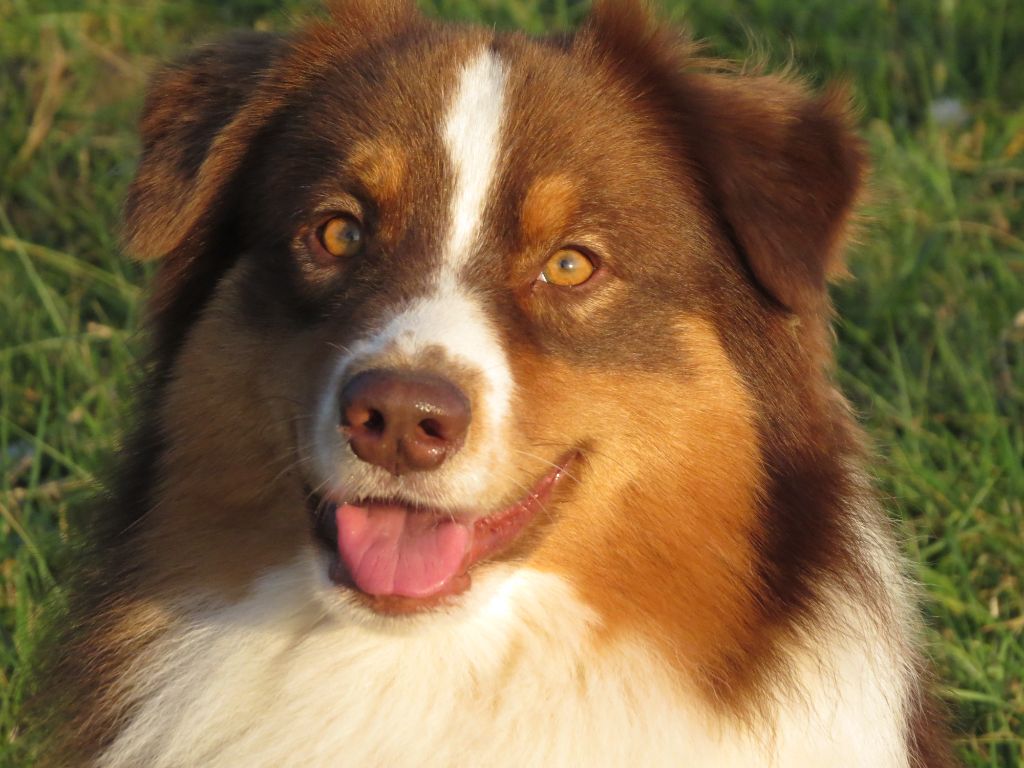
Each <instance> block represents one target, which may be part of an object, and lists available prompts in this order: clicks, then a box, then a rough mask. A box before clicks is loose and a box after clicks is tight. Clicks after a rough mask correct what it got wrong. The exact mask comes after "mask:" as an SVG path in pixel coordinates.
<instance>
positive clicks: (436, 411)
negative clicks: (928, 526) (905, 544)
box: [46, 0, 950, 768]
mask: <svg viewBox="0 0 1024 768" xmlns="http://www.w3.org/2000/svg"><path fill="white" fill-rule="evenodd" d="M141 134H142V157H141V163H140V165H139V169H138V174H137V176H136V178H135V180H134V182H133V184H132V186H131V188H130V190H129V193H128V199H127V203H126V207H125V231H126V242H127V246H128V250H129V251H130V252H132V253H133V254H134V255H136V256H137V257H139V258H142V259H158V260H159V267H158V270H157V274H156V277H155V283H154V285H153V290H152V298H151V301H150V313H149V330H150V334H151V336H150V338H151V341H152V351H153V355H152V365H151V367H150V369H149V376H148V378H149V383H148V387H147V392H146V394H145V395H144V396H143V398H142V417H141V420H140V424H139V427H138V429H137V430H136V434H135V437H134V438H133V439H132V440H130V441H129V443H128V445H127V446H126V448H125V451H124V455H123V458H122V462H121V466H122V471H121V478H120V481H119V483H118V487H117V490H116V493H115V496H114V499H113V501H112V502H111V503H110V504H108V505H106V506H105V508H104V514H103V515H102V518H103V519H102V521H101V522H102V525H101V530H100V532H99V533H97V537H96V542H95V547H94V559H93V562H92V565H91V567H90V568H89V569H86V570H85V571H83V574H82V575H81V576H80V577H78V579H77V584H76V586H77V590H76V591H77V592H78V593H79V597H78V599H77V601H76V608H75V609H74V612H73V614H72V618H71V619H69V620H68V621H67V624H68V625H69V629H68V630H67V631H66V633H65V634H64V635H63V636H62V638H61V640H60V642H59V647H60V649H61V653H60V658H59V660H58V661H57V663H56V665H55V668H54V669H53V670H51V672H50V676H49V686H50V687H49V692H48V693H47V695H46V698H47V699H48V700H49V701H50V702H52V703H53V705H54V707H55V708H56V710H57V711H58V712H59V713H60V714H59V716H57V717H56V719H57V721H58V722H59V725H58V726H57V727H56V728H55V733H54V737H53V739H52V749H51V750H50V753H49V757H48V758H47V760H48V761H49V763H50V764H54V765H73V766H93V767H94V768H139V767H144V768H172V767H174V768H183V767H185V766H202V767H206V768H230V767H242V766H244V767H245V768H258V767H260V766H267V767H268V768H269V767H270V766H273V767H274V768H279V767H280V766H302V767H303V768H322V767H327V766H355V767H357V768H358V767H361V766H370V767H377V766H379V767H381V768H385V767H387V768H390V767H393V766H398V767H401V766H416V767H417V768H421V767H423V766H438V767H447V766H508V767H511V766H516V767H518V766H555V767H558V766H687V767H689V768H734V767H742V768H751V766H777V767H778V768H819V767H821V766H858V767H861V768H897V767H899V768H911V767H917V768H924V767H927V768H933V767H934V766H940V765H946V764H948V762H949V760H950V758H949V753H948V749H947V746H946V739H945V737H944V736H943V733H942V730H941V728H939V727H938V725H937V723H938V718H937V714H936V712H937V708H936V707H935V705H934V703H933V700H932V698H931V697H930V695H929V694H928V693H927V691H926V688H927V685H926V679H927V676H926V674H925V672H924V665H923V663H922V654H921V652H920V637H919V621H918V618H917V614H916V607H915V599H914V595H913V589H912V588H910V586H908V581H907V579H906V577H905V575H904V568H903V565H902V563H901V560H900V557H899V555H898V553H897V546H896V545H895V541H894V536H893V533H892V531H891V530H890V525H889V523H888V522H887V518H886V515H885V514H884V512H883V510H882V509H881V508H880V506H879V504H878V503H877V501H876V500H875V497H874V495H873V493H872V490H871V487H870V483H869V480H868V475H867V471H866V469H865V457H864V451H863V449H862V442H863V441H862V438H861V433H860V431H859V429H858V427H857V425H856V424H855V421H854V419H853V417H852V416H851V412H850V408H849V406H848V404H847V403H846V401H845V400H844V399H843V397H842V396H841V395H840V394H839V393H838V392H837V390H836V388H835V387H834V385H833V384H832V382H831V380H830V373H831V368H832V364H833V363H832V351H831V347H832V338H831V332H830V311H831V310H830V303H829V299H828V294H827V282H828V278H829V277H830V276H833V275H836V274H837V273H840V272H842V270H843V265H842V258H841V250H842V247H843V241H844V234H845V231H846V229H847V228H848V224H849V218H850V215H851V209H852V208H853V206H854V204H855V202H856V200H857V197H858V192H859V190H860V188H861V185H862V181H863V178H864V175H865V168H866V157H865V150H864V146H863V144H862V142H861V141H859V140H858V139H857V138H856V136H855V134H854V133H853V131H852V129H851V119H850V110H849V106H848V100H847V98H846V96H845V95H844V93H843V91H842V89H840V88H834V89H831V90H826V91H824V92H822V93H813V92H811V91H810V90H809V89H808V88H807V87H805V86H804V85H803V84H802V83H801V82H799V81H798V80H796V79H794V78H793V77H792V76H773V75H766V74H749V73H745V72H743V71H742V70H740V69H737V68H732V69H730V68H729V67H726V66H724V65H723V64H721V63H719V62H714V61H711V60H708V59H705V58H702V57H701V56H700V55H699V54H698V52H697V50H696V49H695V48H694V46H692V45H690V44H688V43H687V42H686V40H685V39H684V37H683V36H682V35H680V34H679V33H677V32H675V31H674V30H673V29H671V28H670V27H668V26H667V25H665V24H664V23H662V22H660V21H658V20H657V19H656V18H654V17H652V15H651V14H650V13H649V12H648V11H647V10H646V9H645V8H643V7H641V6H640V5H639V4H638V3H637V2H633V1H631V0H606V1H605V2H602V3H600V4H599V5H598V6H597V7H595V8H594V10H593V11H592V13H591V15H590V16H589V17H588V19H587V20H586V21H585V22H584V23H583V24H582V25H581V26H580V27H579V29H577V30H576V31H575V32H573V33H571V34H567V35H562V36H553V37H542V38H531V37H527V36H525V35H523V34H519V33H503V32H496V31H495V30H493V29H487V28H480V27H474V26H461V25H452V24H442V23H440V22H438V21H436V20H432V19H429V18H426V17H424V16H423V15H421V14H420V13H419V12H418V11H416V9H415V8H414V7H413V6H412V5H411V3H407V2H403V1H402V0H349V1H348V2H341V3H336V4H335V5H334V6H333V7H332V8H331V9H330V11H329V13H325V14H324V15H323V17H321V18H317V19H314V20H313V21H311V22H310V23H308V24H307V25H306V26H304V27H303V28H301V29H300V30H298V31H297V32H294V33H292V34H286V35H279V34H269V33H252V34H248V35H243V36H239V37H235V38H232V39H229V40H227V41H224V42H222V43H220V44H217V45H211V46H208V47H204V48H201V49H200V50H198V51H196V52H194V53H193V54H192V55H190V56H189V57H187V58H186V59H184V60H183V61H181V62H179V63H178V64H176V65H174V66H171V67H169V68H166V69H164V70H163V71H161V72H160V73H159V74H157V75H156V77H155V78H154V80H153V83H152V86H151V88H150V92H149V96H148V99H147V101H146V105H145V109H144V114H143V117H142V125H141Z"/></svg>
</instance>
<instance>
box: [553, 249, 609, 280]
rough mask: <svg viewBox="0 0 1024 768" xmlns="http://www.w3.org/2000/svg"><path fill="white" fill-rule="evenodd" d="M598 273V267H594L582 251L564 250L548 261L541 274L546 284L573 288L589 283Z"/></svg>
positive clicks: (557, 252)
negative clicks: (592, 276) (595, 273)
mask: <svg viewBox="0 0 1024 768" xmlns="http://www.w3.org/2000/svg"><path fill="white" fill-rule="evenodd" d="M596 271H597V267H596V266H594V262H593V261H591V260H590V258H589V257H587V255H586V254H584V253H583V252H582V251H577V250H576V249H575V248H562V249H561V250H560V251H556V252H555V253H554V255H552V257H551V258H550V259H548V262H547V264H545V265H544V270H543V271H542V272H541V273H540V279H541V280H542V281H544V282H545V283H551V284H552V285H563V286H568V287H570V288H571V287H573V286H576V285H582V284H583V283H585V282H587V280H589V279H590V276H591V275H593V274H594V272H596Z"/></svg>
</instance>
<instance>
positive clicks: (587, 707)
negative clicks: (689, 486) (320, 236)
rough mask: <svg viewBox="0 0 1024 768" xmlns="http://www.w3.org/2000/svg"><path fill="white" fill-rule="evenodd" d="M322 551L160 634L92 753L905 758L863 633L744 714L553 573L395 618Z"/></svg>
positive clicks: (549, 762) (223, 760)
mask: <svg viewBox="0 0 1024 768" xmlns="http://www.w3.org/2000/svg"><path fill="white" fill-rule="evenodd" d="M314 561H315V558H314V557H309V558H306V559H305V560H304V561H303V562H300V563H296V564H295V565H293V566H291V567H289V568H287V569H281V570H279V571H276V572H273V573H269V574H267V575H266V576H265V577H264V578H263V579H261V580H260V581H259V582H258V583H257V584H256V585H255V587H254V588H253V590H252V591H251V592H250V593H249V595H248V596H247V597H246V598H244V599H243V600H241V601H240V602H237V603H235V604H233V605H230V606H224V607H221V608H219V609H216V610H206V611H203V612H196V613H195V614H194V616H193V617H192V619H191V621H190V622H189V623H188V625H187V626H182V627H180V628H179V629H177V630H175V631H174V632H172V633H171V634H170V635H169V636H168V637H166V638H165V639H164V640H162V641H160V643H159V644H158V646H157V647H156V648H155V649H154V650H153V651H152V652H151V654H150V655H149V656H148V657H147V658H146V659H143V660H142V662H141V663H140V664H139V665H138V666H137V667H136V668H135V669H134V671H133V673H132V676H131V678H130V679H129V680H127V681H126V690H127V691H129V692H130V693H129V695H131V696H132V697H133V698H136V699H137V701H138V702H139V705H138V708H137V710H136V715H135V716H134V717H133V719H132V720H131V721H130V722H129V723H127V725H126V726H125V727H124V728H123V729H122V731H121V733H120V734H119V736H118V738H117V739H116V740H115V742H114V743H113V744H112V746H111V747H110V748H109V749H108V750H107V751H106V752H105V753H104V754H103V755H102V756H101V758H100V759H99V761H98V764H97V765H98V766H100V767H101V768H127V767H128V766H139V765H146V766H150V767H151V768H171V767H172V766H173V767H175V768H180V767H184V766H200V765H201V766H209V767H210V768H227V767H229V766H230V767H234V766H246V768H259V767H261V766H267V767H268V768H269V767H270V766H274V767H275V768H277V767H280V766H303V767H304V768H318V767H326V766H332V767H333V766H358V767H363V766H367V767H375V766H388V767H389V768H396V767H397V768H401V766H417V767H421V766H463V765H465V766H470V765H473V766H641V765H643V766H661V765H664V766H670V765H671V766H677V765H685V766H694V767H699V766H708V767H709V768H710V767H714V768H728V767H730V766H744V768H749V767H750V766H760V765H771V766H780V768H784V767H788V766H792V767H793V768H807V767H808V766H828V765H837V766H838V765H842V766H864V767H865V768H868V766H870V767H871V768H889V767H892V768H895V767H896V766H906V764H907V762H906V757H905V747H904V740H903V737H902V725H903V716H902V710H903V705H902V701H903V698H904V692H903V690H902V684H901V682H900V680H901V677H900V675H899V672H898V668H897V665H896V661H895V659H893V658H892V654H890V653H887V652H885V651H884V649H881V648H878V647H876V648H870V647H866V646H865V643H866V642H868V641H867V639H866V638H869V637H871V635H870V634H866V636H865V637H853V636H849V635H844V636H843V638H839V636H838V635H835V634H834V633H833V635H832V637H831V639H830V640H828V641H827V642H826V646H829V645H831V647H824V648H822V649H821V650H822V652H821V653H820V654H818V658H816V659H814V660H813V661H812V660H811V659H809V658H807V659H804V660H803V661H799V660H798V661H797V663H796V670H797V678H798V681H797V682H798V685H796V686H795V687H794V690H793V692H792V693H790V694H788V695H786V696H782V695H781V694H780V699H779V701H778V702H777V707H776V708H775V709H776V711H777V713H778V716H777V717H776V718H775V723H774V725H773V727H772V728H770V729H766V730H769V731H771V732H764V733H760V734H751V733H749V732H743V733H740V732H738V731H736V730H735V729H733V728H731V727H728V726H723V725H722V724H721V723H720V722H716V720H715V718H714V717H713V716H712V715H711V714H710V713H709V712H707V710H706V709H704V708H703V707H701V706H700V705H697V704H695V703H694V702H695V701H696V699H695V698H693V697H690V696H687V695H685V692H684V691H682V690H680V687H679V686H678V684H676V685H673V684H672V683H671V682H670V681H671V680H672V677H670V674H669V673H668V672H667V670H666V669H665V668H664V667H663V665H662V664H661V663H660V662H659V661H658V660H657V659H656V658H654V657H653V656H651V655H650V654H648V653H647V652H645V651H644V649H643V648H642V647H640V646H639V645H625V644H622V645H618V646H616V647H613V648H608V647H606V646H602V650H601V651H597V650H595V648H594V647H593V645H592V642H591V641H592V634H593V630H594V628H595V626H596V624H595V622H596V620H597V619H596V617H595V616H594V615H593V613H592V612H591V611H590V610H588V609H587V608H586V606H584V605H582V604H581V603H580V602H579V600H577V599H576V598H575V597H574V595H573V591H572V589H571V588H570V587H569V585H567V584H566V583H565V582H564V581H563V580H562V579H560V578H558V577H555V576H552V575H548V574H542V573H538V572H535V571H529V570H522V569H520V570H515V571H513V570H505V571H502V570H500V569H492V570H491V571H490V572H489V573H488V574H486V575H485V577H484V578H481V579H479V580H478V582H477V584H476V585H475V586H474V589H473V590H472V592H471V593H470V597H469V599H468V600H467V601H466V603H465V604H464V605H463V606H461V607H460V608H459V609H457V610H454V611H453V612H451V613H450V614H447V615H443V616H442V615H431V616H429V617H424V618H421V619H417V620H413V621H403V622H389V623H387V624H384V623H382V622H375V621H374V620H373V619H372V618H370V617H368V616H367V615H366V614H365V612H362V611H357V610H350V611H348V612H346V611H344V610H342V611H339V610H337V609H336V607H335V608H334V609H329V608H328V607H327V606H326V603H325V601H324V599H323V597H324V594H325V593H324V585H322V584H320V583H319V577H318V575H317V573H318V572H319V571H320V568H319V564H318V563H316V564H315V565H314ZM346 614H347V615H346ZM824 640H825V639H824V638H823V641H824Z"/></svg>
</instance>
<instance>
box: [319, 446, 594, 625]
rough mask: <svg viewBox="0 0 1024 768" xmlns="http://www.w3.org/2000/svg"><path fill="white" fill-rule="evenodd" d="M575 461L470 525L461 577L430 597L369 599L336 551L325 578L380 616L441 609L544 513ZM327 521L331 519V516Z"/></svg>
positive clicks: (560, 466)
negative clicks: (478, 567)
mask: <svg viewBox="0 0 1024 768" xmlns="http://www.w3.org/2000/svg"><path fill="white" fill-rule="evenodd" d="M575 459H576V454H575V453H572V454H570V455H569V456H567V457H566V458H565V460H563V461H560V462H559V463H558V464H557V466H556V468H555V469H554V470H553V471H551V472H549V473H548V474H547V475H545V476H544V477H543V478H542V479H541V480H540V481H539V482H538V483H537V484H536V485H535V486H534V487H533V489H532V490H531V491H530V493H529V494H528V495H527V496H525V497H524V498H522V499H520V500H519V501H517V502H516V503H514V504H513V505H511V506H510V507H507V508H505V509H502V510H499V511H498V512H495V513H493V514H491V515H488V516H487V517H482V518H479V519H478V520H476V521H475V522H474V524H473V544H472V545H471V547H470V549H469V552H468V553H467V555H466V560H465V562H464V563H463V567H462V569H461V572H460V574H459V575H458V576H456V577H455V578H453V579H451V581H450V582H449V583H448V584H447V585H445V588H444V589H443V590H441V591H440V592H438V593H436V594H433V595H430V596H429V597H404V596H400V595H369V594H367V593H365V592H363V591H361V590H360V589H358V588H357V587H356V586H355V584H354V583H353V581H352V577H351V576H350V575H349V573H348V571H347V569H346V568H345V566H344V564H343V563H342V562H341V559H340V557H339V556H338V553H337V551H334V552H332V558H331V564H330V567H329V570H328V575H329V576H330V579H331V581H333V582H334V583H335V584H337V585H338V586H340V587H344V588H346V589H347V590H350V591H351V592H352V594H353V595H354V596H355V598H356V599H357V600H359V601H360V602H362V603H363V604H364V605H366V606H367V607H368V608H370V609H371V610H373V611H375V612H377V613H380V614H385V615H405V614H410V613H418V612H421V611H425V610H429V609H431V608H434V607H437V606H439V605H442V604H444V603H445V602H447V601H449V600H450V599H451V598H453V597H456V596H458V595H461V594H462V593H464V592H466V591H467V590H468V589H469V588H470V586H471V584H472V579H471V576H470V571H471V569H472V568H473V567H474V566H476V565H477V564H478V563H480V562H482V561H485V560H488V559H493V558H494V557H496V556H498V555H500V554H502V553H503V552H504V551H506V550H507V549H508V548H509V547H510V546H511V545H513V544H514V543H515V542H516V541H517V540H518V539H519V538H520V537H521V536H522V534H523V533H524V532H525V531H526V529H527V528H529V527H530V526H531V524H532V523H533V521H534V518H535V517H536V516H537V513H538V512H540V511H541V510H544V509H545V505H546V504H547V502H548V501H549V500H550V499H551V497H552V495H553V494H554V492H555V491H556V490H557V489H558V488H560V487H561V486H562V485H563V483H564V481H565V479H566V478H567V477H568V472H567V470H568V468H569V466H570V465H571V464H572V463H573V462H574V461H575ZM545 511H546V510H545ZM427 514H429V513H427ZM329 517H333V514H331V515H329ZM334 534H335V536H336V535H337V532H336V531H334Z"/></svg>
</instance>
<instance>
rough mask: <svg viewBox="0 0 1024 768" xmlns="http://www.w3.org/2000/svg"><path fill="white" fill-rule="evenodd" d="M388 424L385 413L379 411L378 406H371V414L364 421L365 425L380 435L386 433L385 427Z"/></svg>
mask: <svg viewBox="0 0 1024 768" xmlns="http://www.w3.org/2000/svg"><path fill="white" fill-rule="evenodd" d="M386 426H387V422H386V421H385V420H384V414H383V413H381V412H380V411H378V410H377V409H376V408H371V409H370V412H369V415H368V416H367V418H366V420H365V421H364V422H363V427H364V428H365V429H367V430H369V431H370V432H374V433H376V434H378V435H382V434H384V428H385V427H386Z"/></svg>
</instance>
